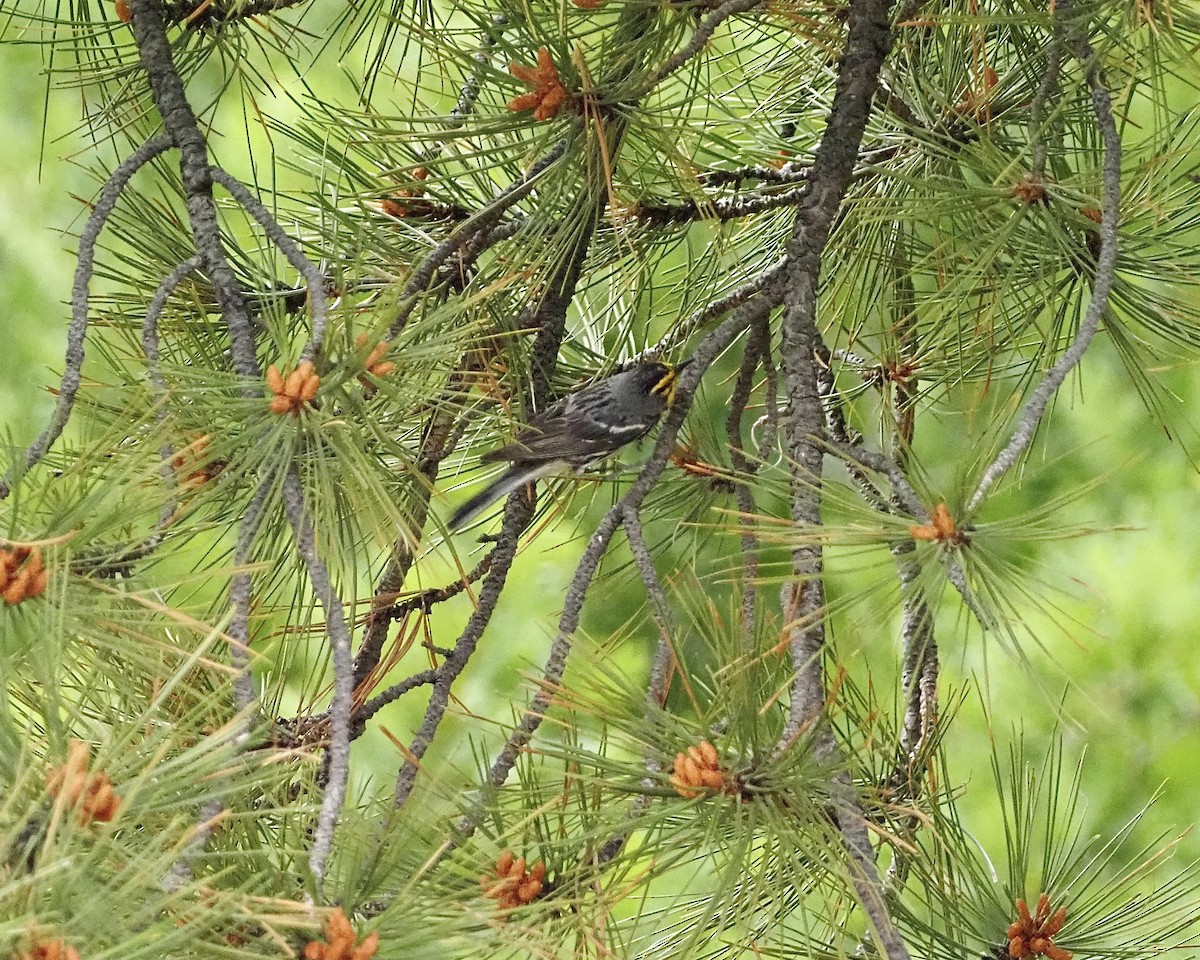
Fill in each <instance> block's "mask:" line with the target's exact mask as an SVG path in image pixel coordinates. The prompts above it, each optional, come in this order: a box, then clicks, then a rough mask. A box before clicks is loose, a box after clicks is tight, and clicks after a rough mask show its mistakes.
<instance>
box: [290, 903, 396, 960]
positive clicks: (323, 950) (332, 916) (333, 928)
mask: <svg viewBox="0 0 1200 960" xmlns="http://www.w3.org/2000/svg"><path fill="white" fill-rule="evenodd" d="M354 940H355V935H354V928H353V927H352V926H350V921H349V920H348V919H347V918H346V914H345V912H344V911H343V910H342V908H341V907H338V908H337V909H336V910H332V911H330V913H329V914H328V916H326V918H325V939H324V940H323V941H321V940H313V941H311V942H310V943H308V944H307V945H306V946H305V948H304V960H370V958H371V957H373V956H375V953H376V951H378V950H379V934H378V933H372V934H371V935H370V936H368V937H365V938H364V939H363V942H362V943H360V944H359V945H358V946H355V945H354Z"/></svg>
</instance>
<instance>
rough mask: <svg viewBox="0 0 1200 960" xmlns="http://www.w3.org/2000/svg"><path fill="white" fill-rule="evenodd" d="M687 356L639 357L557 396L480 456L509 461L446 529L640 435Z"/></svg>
mask: <svg viewBox="0 0 1200 960" xmlns="http://www.w3.org/2000/svg"><path fill="white" fill-rule="evenodd" d="M689 363H691V360H684V361H683V362H681V363H677V364H674V365H672V364H669V363H661V362H658V361H640V362H637V363H634V364H632V365H631V366H629V367H627V368H625V369H624V370H621V371H619V372H617V373H614V374H612V375H611V376H608V377H604V378H602V379H600V380H596V381H595V382H593V383H590V384H588V385H587V386H586V387H583V388H582V389H580V390H576V391H575V392H574V393H569V394H567V395H566V396H565V397H562V398H561V399H559V400H556V401H555V402H554V403H552V404H551V405H550V406H548V407H547V408H546V409H545V410H543V411H542V412H541V413H539V414H537V415H535V416H534V417H533V419H532V420H530V421H529V424H528V425H527V426H525V427H524V428H522V429H521V430H520V431H518V432H517V436H516V439H515V440H514V441H513V442H512V443H509V444H506V445H505V446H503V447H500V448H498V449H496V450H489V451H488V452H487V453H485V454H484V455H483V457H482V458H481V460H482V462H484V463H495V462H498V461H504V460H507V461H509V462H510V464H511V466H509V468H508V469H507V470H505V471H504V473H502V474H501V475H500V476H499V477H497V478H496V479H495V480H493V481H492V482H491V483H490V484H488V485H487V487H485V488H484V489H483V490H481V491H480V492H479V493H477V494H475V496H473V497H471V499H469V500H468V501H467V502H466V503H464V504H463V505H462V506H461V507H459V508H458V510H457V511H455V513H454V516H453V517H451V518H450V523H449V529H451V530H457V529H460V528H461V527H463V526H464V525H466V524H467V523H469V522H470V521H471V520H473V519H475V517H477V516H479V514H480V513H482V512H483V510H484V509H485V508H486V507H487V506H488V505H489V504H490V503H492V502H493V501H495V500H499V499H500V498H501V497H503V496H505V495H506V494H509V493H511V492H512V491H514V490H516V489H518V488H520V487H522V486H524V485H525V484H527V483H532V482H533V481H535V480H540V479H542V478H543V477H546V476H549V475H550V474H553V473H558V472H560V471H561V470H562V469H563V468H564V467H570V468H571V469H573V470H574V471H575V472H576V473H579V472H581V471H583V470H585V469H587V468H588V467H590V466H592V465H593V464H595V463H598V462H599V461H601V460H603V459H605V458H606V457H608V456H611V455H612V454H614V453H616V452H617V451H618V450H620V449H621V448H622V447H624V446H625V445H626V444H629V443H633V441H635V440H640V439H641V438H642V437H644V436H645V435H646V434H647V433H649V432H650V431H651V430H652V429H654V425H655V424H656V423H658V418H659V417H661V416H662V414H663V411H664V410H666V409H667V408H668V407H669V406H670V405H671V403H672V401H674V399H675V388H676V386H677V384H678V380H679V372H680V371H681V370H682V369H683V368H684V367H686V366H687V365H688V364H689Z"/></svg>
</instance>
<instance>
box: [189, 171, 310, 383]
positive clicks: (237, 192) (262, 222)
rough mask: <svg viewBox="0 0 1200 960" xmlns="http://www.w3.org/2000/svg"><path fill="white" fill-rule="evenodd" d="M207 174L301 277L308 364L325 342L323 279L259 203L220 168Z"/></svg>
mask: <svg viewBox="0 0 1200 960" xmlns="http://www.w3.org/2000/svg"><path fill="white" fill-rule="evenodd" d="M209 172H210V174H211V175H212V178H213V180H214V181H215V182H216V183H219V184H220V185H221V186H223V187H224V188H225V189H226V190H228V191H229V194H230V196H232V197H233V199H234V200H236V201H237V202H238V203H240V204H241V205H242V207H243V208H244V209H245V210H246V212H247V213H249V214H250V216H252V217H253V218H254V219H255V220H256V221H257V222H258V225H259V226H260V227H262V228H263V232H264V233H265V234H266V235H267V239H268V240H270V241H271V242H272V243H273V244H275V246H276V247H278V248H279V252H280V253H282V254H283V255H284V256H285V257H286V258H287V261H288V263H290V264H291V265H292V266H293V267H295V268H296V270H297V271H298V272H299V274H300V275H301V276H302V277H304V281H305V284H306V285H307V286H308V303H309V309H310V310H311V312H312V325H313V326H312V335H311V336H310V337H309V340H308V343H307V344H305V346H304V350H303V352H302V353H301V354H300V359H301V360H311V359H312V358H313V357H314V356H316V355H317V354H318V353H320V352H321V344H322V343H323V342H324V340H325V324H326V321H327V319H328V314H329V297H328V294H327V293H326V292H325V276H324V275H323V274H322V273H321V271H320V269H319V268H318V267H317V265H316V264H315V263H313V262H312V261H311V260H309V259H308V257H306V256H305V255H304V251H303V250H301V249H300V245H299V244H298V243H296V241H295V240H293V239H292V238H291V237H290V236H288V234H287V231H285V230H284V229H283V227H282V226H280V224H279V221H278V220H276V219H275V218H274V217H273V216H272V215H271V211H270V210H268V209H267V208H266V207H265V206H263V203H262V201H261V200H259V199H258V198H257V197H256V196H254V194H252V193H251V192H250V191H249V190H247V189H246V187H245V186H244V185H243V184H242V183H240V182H239V181H238V180H237V179H236V178H234V177H231V176H230V175H229V174H228V173H226V172H225V171H224V170H222V169H221V168H220V167H217V166H214V167H210V168H209Z"/></svg>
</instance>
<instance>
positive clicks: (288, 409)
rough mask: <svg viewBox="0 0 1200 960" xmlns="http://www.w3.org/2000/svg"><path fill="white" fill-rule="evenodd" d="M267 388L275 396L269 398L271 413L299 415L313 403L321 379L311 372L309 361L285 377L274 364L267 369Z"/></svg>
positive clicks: (310, 362)
mask: <svg viewBox="0 0 1200 960" xmlns="http://www.w3.org/2000/svg"><path fill="white" fill-rule="evenodd" d="M267 386H268V387H269V388H270V390H271V392H272V393H273V394H275V396H273V397H272V398H271V412H272V413H297V414H298V413H299V412H300V411H301V410H302V409H303V408H304V407H305V406H307V405H308V404H310V403H312V402H313V398H314V397H316V395H317V388H318V387H320V386H321V378H320V377H318V376H317V374H316V373H315V372H314V370H313V364H312V361H311V360H305V361H304V362H303V363H302V364H300V366H298V367H297V368H296V369H295V370H293V371H291V372H290V373H289V374H288V375H287V376H286V377H285V376H284V375H283V374H282V373H280V372H279V368H278V367H277V366H275V364H271V365H270V366H269V367H267Z"/></svg>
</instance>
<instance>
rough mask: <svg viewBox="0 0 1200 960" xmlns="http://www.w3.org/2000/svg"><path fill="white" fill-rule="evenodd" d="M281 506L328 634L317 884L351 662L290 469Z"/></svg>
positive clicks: (341, 795) (341, 787)
mask: <svg viewBox="0 0 1200 960" xmlns="http://www.w3.org/2000/svg"><path fill="white" fill-rule="evenodd" d="M283 509H284V512H285V513H286V514H287V518H288V522H289V523H290V524H291V526H292V536H293V538H294V540H295V543H296V552H297V553H299V554H300V559H301V560H302V561H303V562H304V566H305V569H306V570H307V571H308V579H309V581H310V582H311V583H312V588H313V592H314V593H315V594H316V595H317V600H318V601H319V602H320V604H321V607H322V609H323V610H324V613H325V633H326V635H327V636H328V637H329V645H330V648H331V660H332V661H333V698H332V700H331V701H330V704H329V747H328V750H327V752H326V758H327V764H328V774H327V777H326V784H325V795H324V796H323V797H322V799H321V813H320V816H319V817H318V819H317V830H316V834H315V835H314V837H313V845H312V849H311V850H310V851H309V854H308V866H309V869H310V870H311V871H312V874H313V876H314V877H315V878H316V880H317V884H318V886H319V885H320V883H321V881H322V880H323V879H324V877H325V863H326V861H327V860H328V858H329V851H330V849H331V848H332V846H333V834H334V830H335V829H336V828H337V820H338V816H339V815H340V813H341V810H342V804H343V803H344V802H345V799H346V784H347V782H348V780H349V775H350V703H351V700H352V699H353V696H354V683H353V679H352V678H353V672H354V670H353V665H352V663H351V655H350V628H349V626H348V625H347V623H346V616H345V609H344V607H343V606H342V601H341V599H340V598H339V597H338V595H337V593H336V592H335V591H334V589H333V583H332V581H331V580H330V577H329V570H328V568H326V566H325V563H324V561H322V560H321V558H320V556H319V555H318V554H317V548H316V537H315V534H314V532H313V526H312V521H311V520H310V519H309V516H308V510H307V508H306V507H305V504H304V488H303V487H302V486H301V484H300V478H299V477H298V476H297V475H296V472H295V469H294V468H292V469H289V470H288V473H287V475H286V476H285V477H284V480H283Z"/></svg>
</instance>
